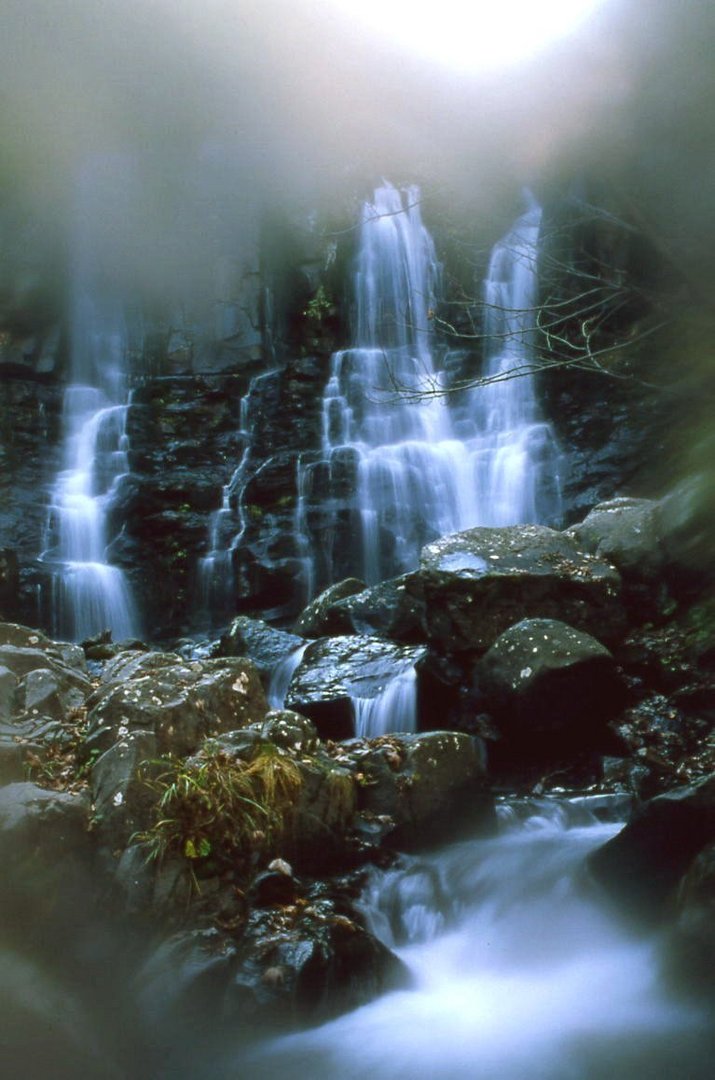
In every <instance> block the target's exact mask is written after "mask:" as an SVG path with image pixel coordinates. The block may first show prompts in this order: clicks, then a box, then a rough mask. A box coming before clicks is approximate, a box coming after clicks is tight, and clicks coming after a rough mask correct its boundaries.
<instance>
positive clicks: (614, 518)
mask: <svg viewBox="0 0 715 1080" xmlns="http://www.w3.org/2000/svg"><path fill="white" fill-rule="evenodd" d="M566 535H567V536H570V537H573V539H574V540H575V541H576V543H577V544H578V545H579V547H580V548H581V549H582V550H583V551H587V552H590V553H591V554H592V555H598V556H600V557H602V558H604V559H607V560H608V562H610V563H613V564H614V565H615V566H616V568H617V570H618V571H619V572H620V574H621V577H622V578H623V579H624V580H626V579H629V578H630V579H635V580H637V581H653V580H654V579H655V578H656V577H657V576H658V575H659V574H660V573H662V571H663V567H664V565H665V552H664V550H663V547H662V542H661V537H660V525H659V521H658V504H657V503H655V502H653V501H651V500H650V499H630V498H617V499H609V500H608V501H607V502H602V503H598V505H597V506H594V508H593V510H591V511H590V512H589V514H588V515H587V516H586V517H585V518H584V520H583V521H582V522H580V523H579V524H578V525H572V526H571V527H570V528H569V529H566Z"/></svg>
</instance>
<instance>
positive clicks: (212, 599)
mask: <svg viewBox="0 0 715 1080" xmlns="http://www.w3.org/2000/svg"><path fill="white" fill-rule="evenodd" d="M273 374H274V373H273V371H272V370H271V371H266V372H263V374H261V375H256V376H254V377H253V378H252V379H251V380H250V382H249V384H248V390H247V391H246V393H245V394H244V395H243V397H242V398H241V403H240V412H239V423H240V431H239V434H240V435H241V436H242V438H243V451H242V453H241V459H240V461H239V463H238V465H237V467H236V469H235V470H234V471H233V473H232V475H231V478H230V479H229V481H228V483H226V484H224V485H223V488H222V489H221V505H220V507H219V508H218V510H215V511H214V513H213V514H212V515H211V520H210V522H209V534H208V552H207V554H206V555H204V556H203V558H201V559H200V560H199V565H198V584H199V604H200V607H201V609H202V610H203V611H205V612H206V614H207V617H208V619H209V621H210V622H211V623H212V624H214V625H216V624H221V623H222V622H223V620H224V619H226V618H229V617H230V616H231V615H232V614H234V613H235V610H236V603H235V584H236V575H235V567H234V559H235V551H236V549H237V547H238V546H239V544H240V543H241V540H242V539H243V535H244V533H245V531H246V510H245V506H244V500H243V495H244V489H245V487H246V484H247V482H248V481H249V480H250V478H251V473H250V465H251V451H252V450H253V440H254V430H253V429H254V423H255V418H254V417H253V416H252V415H251V405H252V400H253V396H254V394H255V393H256V391H257V389H258V388H259V386H260V384H261V382H262V381H263V380H264V379H268V378H271V377H272V376H273Z"/></svg>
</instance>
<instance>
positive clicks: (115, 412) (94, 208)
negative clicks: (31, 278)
mask: <svg viewBox="0 0 715 1080" xmlns="http://www.w3.org/2000/svg"><path fill="white" fill-rule="evenodd" d="M124 164H125V163H124V161H123V159H114V158H111V159H106V160H105V159H97V160H95V161H92V162H91V163H89V164H88V165H87V166H86V168H85V170H84V171H83V173H82V175H81V177H80V180H79V183H78V208H77V209H78V213H77V228H76V235H75V250H74V263H73V292H72V300H71V318H70V329H71V342H70V344H71V356H70V384H69V386H68V387H67V390H66V391H65V397H64V407H63V421H64V437H65V446H64V462H63V469H62V471H61V472H60V473H59V475H58V477H57V480H56V481H55V484H54V487H53V489H52V492H51V495H50V507H49V515H48V523H47V532H46V542H45V548H44V551H43V552H42V555H41V556H40V558H41V560H42V561H43V562H44V563H47V564H50V565H51V568H52V569H51V579H52V622H53V632H55V633H57V634H59V635H61V636H65V637H69V638H72V639H74V640H82V639H83V638H86V637H89V636H91V635H92V634H96V633H98V632H99V631H101V630H104V629H110V630H111V631H112V633H113V635H114V637H115V639H120V638H126V637H130V636H133V635H135V634H136V633H137V619H136V614H135V611H134V607H133V603H132V598H131V595H130V592H129V587H128V584H127V582H126V579H125V576H124V574H123V572H122V571H121V570H120V569H119V568H118V567H116V566H111V565H110V564H109V563H108V562H107V557H106V550H107V545H108V543H109V542H110V541H111V539H112V537H111V536H109V534H108V511H109V509H110V507H111V504H112V501H113V498H114V494H115V489H116V485H117V482H118V480H119V478H120V477H121V476H122V475H124V474H125V473H126V472H127V471H128V463H127V437H126V415H127V405H126V404H125V402H126V353H127V349H128V340H127V330H126V325H125V319H124V313H123V310H122V306H121V304H120V303H119V302H118V300H117V296H116V293H115V291H114V290H113V289H112V288H111V286H108V285H107V282H106V274H105V270H106V267H104V266H103V264H102V255H101V254H99V252H98V246H99V247H101V245H98V243H97V237H96V236H95V229H96V230H97V231H98V232H99V231H101V229H102V228H103V227H105V218H106V216H107V214H108V211H109V208H111V207H114V200H115V199H116V198H117V197H118V194H117V193H118V191H119V190H120V188H121V183H120V179H121V177H120V175H119V174H120V173H121V172H122V166H123V165H124ZM114 209H115V211H116V207H114Z"/></svg>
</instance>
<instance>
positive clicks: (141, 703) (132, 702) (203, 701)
mask: <svg viewBox="0 0 715 1080" xmlns="http://www.w3.org/2000/svg"><path fill="white" fill-rule="evenodd" d="M87 708H88V710H89V714H88V724H89V729H88V736H87V740H86V751H85V752H86V753H89V752H90V751H91V750H95V751H100V752H103V751H105V750H108V749H109V748H110V747H111V746H113V745H114V743H115V742H116V741H117V739H119V738H122V737H123V736H125V735H127V734H129V733H131V732H132V731H150V732H152V733H153V735H154V736H155V738H156V748H157V751H158V752H159V753H160V754H177V755H179V756H183V755H186V754H191V753H193V752H194V751H195V750H196V749H197V748H198V746H199V744H200V743H201V741H202V739H204V738H205V737H206V736H207V735H215V734H219V733H221V732H224V731H232V730H234V729H235V728H241V727H245V726H246V725H247V724H250V723H253V722H255V721H257V720H262V719H263V717H264V715H265V713H266V710H267V708H268V705H267V702H266V697H265V694H264V692H263V687H262V686H261V680H260V678H259V675H258V672H257V670H256V668H255V666H254V665H253V664H252V663H251V661H250V660H244V659H240V658H225V659H213V660H192V661H184V660H182V659H181V658H180V657H179V656H177V655H176V654H174V653H143V654H137V653H133V652H132V653H121V654H120V655H119V656H117V657H116V658H115V659H114V660H112V661H110V663H108V664H107V667H106V669H105V673H104V676H103V685H102V686H100V688H99V689H98V690H97V691H95V693H94V694H93V695H92V696H91V697H90V699H89V700H88V702H87Z"/></svg>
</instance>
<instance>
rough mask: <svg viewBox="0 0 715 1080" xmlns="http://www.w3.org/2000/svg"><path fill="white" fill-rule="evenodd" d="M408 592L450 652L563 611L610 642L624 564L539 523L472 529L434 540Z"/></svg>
mask: <svg viewBox="0 0 715 1080" xmlns="http://www.w3.org/2000/svg"><path fill="white" fill-rule="evenodd" d="M410 592H411V593H412V594H413V595H415V596H417V597H419V598H421V599H422V600H423V601H424V604H425V617H424V618H425V626H424V629H425V633H426V636H427V639H428V640H429V642H430V643H431V644H433V645H434V647H436V648H438V649H440V650H442V651H446V652H455V651H460V650H470V649H472V650H483V649H486V648H488V647H489V646H490V645H491V644H492V643H493V642H494V641H495V640H496V638H497V637H498V636H499V634H500V633H502V632H503V631H504V630H506V629H507V628H508V627H509V626H512V625H513V624H514V623H515V622H518V621H519V620H520V619H523V618H525V617H526V618H559V619H562V620H563V621H564V622H567V623H568V624H569V625H571V626H573V627H574V628H576V629H578V630H584V631H586V632H587V633H592V634H594V635H596V636H597V637H598V639H599V640H602V641H606V642H609V641H611V640H614V639H615V640H617V639H618V638H619V637H621V636H622V634H623V632H624V629H625V616H624V610H623V606H622V604H621V600H620V592H621V580H620V576H619V574H618V571H617V570H616V569H615V568H614V567H613V566H611V565H610V564H609V563H608V562H606V561H605V560H604V559H601V558H599V557H597V556H596V555H591V554H588V553H586V552H583V551H582V550H580V549H579V547H578V546H577V545H576V543H575V541H574V540H573V539H572V538H571V537H569V536H566V535H565V534H563V533H558V532H555V531H554V530H553V529H548V528H546V527H545V526H541V525H519V526H512V527H508V528H501V529H486V528H478V529H469V530H467V531H466V532H462V533H455V534H453V535H451V536H447V537H443V538H442V539H440V540H436V541H435V542H434V543H433V544H428V545H427V547H425V548H424V549H423V551H422V559H421V569H420V571H419V572H418V573H417V575H415V576H414V578H413V580H412V581H411V583H410Z"/></svg>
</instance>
